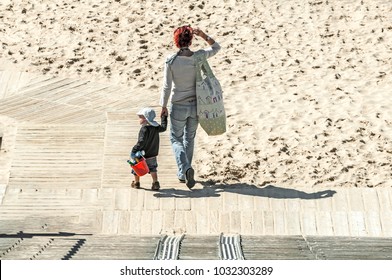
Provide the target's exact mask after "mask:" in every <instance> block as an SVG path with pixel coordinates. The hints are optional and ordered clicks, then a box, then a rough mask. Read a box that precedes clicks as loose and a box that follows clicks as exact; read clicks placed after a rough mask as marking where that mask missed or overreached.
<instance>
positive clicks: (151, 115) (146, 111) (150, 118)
mask: <svg viewBox="0 0 392 280" xmlns="http://www.w3.org/2000/svg"><path fill="white" fill-rule="evenodd" d="M137 115H138V116H144V117H145V118H146V120H147V122H148V123H149V124H150V125H152V126H159V124H158V123H157V122H156V121H154V119H155V116H156V114H155V111H154V109H152V108H148V107H147V108H143V109H141V110H140V111H139V112H138V113H137Z"/></svg>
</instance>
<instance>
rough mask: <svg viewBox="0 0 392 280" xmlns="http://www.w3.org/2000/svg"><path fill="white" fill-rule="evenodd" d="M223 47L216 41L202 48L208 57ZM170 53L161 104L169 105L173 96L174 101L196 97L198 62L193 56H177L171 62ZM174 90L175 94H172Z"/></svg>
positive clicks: (172, 100)
mask: <svg viewBox="0 0 392 280" xmlns="http://www.w3.org/2000/svg"><path fill="white" fill-rule="evenodd" d="M220 49H221V47H220V45H219V44H218V43H217V42H215V43H214V44H212V45H211V46H210V47H209V48H207V49H204V50H200V52H201V53H203V54H205V56H206V58H209V57H211V56H214V55H215V54H216V53H217V52H218V51H219V50H220ZM171 57H173V55H170V56H168V57H167V59H166V63H165V67H164V77H163V88H162V92H161V99H160V105H161V106H162V107H167V104H168V103H169V99H170V96H171V102H172V103H181V102H182V101H186V100H190V99H192V98H195V97H196V64H195V63H196V62H195V60H194V54H193V55H192V56H189V57H188V56H179V55H178V56H176V58H175V59H174V61H173V62H172V63H171V64H170V63H168V61H169V59H170V58H171ZM172 92H173V94H171V93H172Z"/></svg>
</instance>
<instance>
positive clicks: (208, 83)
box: [196, 56, 226, 135]
mask: <svg viewBox="0 0 392 280" xmlns="http://www.w3.org/2000/svg"><path fill="white" fill-rule="evenodd" d="M197 65H198V69H197V70H198V72H197V77H196V78H197V79H196V94H197V109H198V111H197V112H198V117H199V123H200V126H201V127H202V128H203V129H204V131H205V132H206V133H207V134H208V135H221V134H223V133H224V132H226V114H225V108H224V104H223V94H222V93H223V91H222V87H221V85H220V83H219V81H218V79H216V77H215V76H214V74H213V73H212V70H211V68H210V66H209V65H208V62H207V60H206V58H205V57H204V59H202V58H201V57H199V56H197Z"/></svg>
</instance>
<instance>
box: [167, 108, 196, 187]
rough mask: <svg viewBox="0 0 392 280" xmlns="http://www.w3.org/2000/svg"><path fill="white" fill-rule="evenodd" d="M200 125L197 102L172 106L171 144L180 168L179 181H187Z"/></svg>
mask: <svg viewBox="0 0 392 280" xmlns="http://www.w3.org/2000/svg"><path fill="white" fill-rule="evenodd" d="M198 124H199V122H198V119H197V112H196V100H195V101H192V102H189V104H171V107H170V142H171V144H172V147H173V152H174V156H175V158H176V162H177V166H178V173H177V176H178V179H181V180H183V179H185V172H186V171H187V170H188V169H189V168H190V167H191V166H192V158H193V149H194V144H195V136H196V129H197V126H198Z"/></svg>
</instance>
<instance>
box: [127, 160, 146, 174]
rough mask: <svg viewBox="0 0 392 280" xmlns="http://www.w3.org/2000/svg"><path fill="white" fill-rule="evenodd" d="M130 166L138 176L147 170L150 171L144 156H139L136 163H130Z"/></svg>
mask: <svg viewBox="0 0 392 280" xmlns="http://www.w3.org/2000/svg"><path fill="white" fill-rule="evenodd" d="M131 167H132V169H133V171H135V173H136V174H137V176H139V177H141V176H143V175H146V174H147V173H148V172H150V169H149V168H148V165H147V162H146V159H145V158H141V159H140V161H139V162H138V163H136V164H135V165H131Z"/></svg>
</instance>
